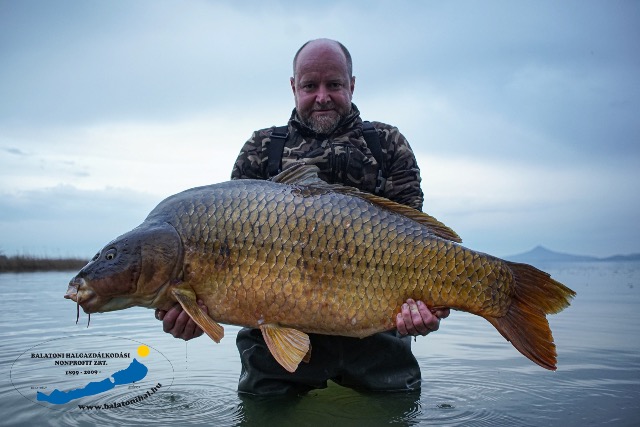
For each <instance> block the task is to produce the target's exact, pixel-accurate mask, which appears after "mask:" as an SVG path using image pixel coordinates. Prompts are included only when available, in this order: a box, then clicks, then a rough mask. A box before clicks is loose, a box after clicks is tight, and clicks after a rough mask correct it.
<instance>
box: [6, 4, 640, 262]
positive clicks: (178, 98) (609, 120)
mask: <svg viewBox="0 0 640 427" xmlns="http://www.w3.org/2000/svg"><path fill="white" fill-rule="evenodd" d="M639 21H640V4H638V3H637V2H628V1H617V0H614V1H612V2H599V1H589V2H587V3H585V2H584V1H565V2H561V3H558V2H554V1H531V2H527V1H525V2H511V3H509V2H502V1H500V2H483V3H478V2H473V1H457V2H415V1H397V2H394V3H393V4H390V3H389V2H386V1H371V2H368V3H367V7H362V6H361V5H360V4H357V3H349V2H341V1H328V2H324V3H323V7H322V10H321V11H319V10H318V7H317V3H316V2H313V1H297V2H289V1H275V2H261V1H250V2H232V1H229V2H225V1H204V0H194V1H187V2H181V3H176V2H173V1H165V0H154V1H144V0H143V1H138V2H91V3H87V2H82V1H65V2H56V3H52V2H47V1H33V0H24V1H20V2H7V3H6V4H5V5H4V6H3V13H2V16H0V58H1V60H2V64H3V67H0V98H1V99H3V101H4V102H2V103H0V169H1V170H2V174H1V175H0V193H1V194H3V195H4V197H5V198H6V201H5V204H4V205H3V209H4V208H7V209H9V210H7V211H6V213H4V212H3V213H1V214H0V215H9V213H10V212H14V214H18V213H19V214H20V215H22V216H23V218H22V219H20V217H15V216H14V217H13V219H11V221H13V222H10V223H9V222H5V223H3V224H4V225H2V227H4V228H2V230H1V231H2V233H3V234H2V236H3V237H2V238H3V242H0V245H6V243H4V241H5V240H4V239H5V237H4V236H5V231H6V232H10V231H11V229H12V228H18V229H21V232H22V237H23V238H22V240H19V239H18V238H17V237H16V238H15V239H18V240H15V239H14V243H12V245H13V246H12V247H15V248H18V249H19V248H20V247H31V248H33V247H35V248H38V247H43V248H45V247H53V248H63V247H66V246H63V245H62V244H60V243H59V242H64V241H65V240H64V238H63V237H62V236H63V234H65V233H66V234H67V235H72V234H74V233H75V232H77V230H78V229H79V228H81V229H88V230H92V229H95V228H99V227H98V226H96V223H99V222H100V221H109V219H108V218H109V217H112V216H113V215H115V214H114V213H111V212H110V211H109V210H108V208H107V207H105V210H104V211H100V210H98V211H95V212H92V215H95V216H94V217H93V218H89V217H85V218H84V219H83V218H81V217H80V216H76V215H75V212H76V208H78V206H75V205H74V206H71V205H70V206H67V209H69V210H70V211H68V212H67V215H68V217H65V216H64V215H61V213H60V210H61V209H63V208H64V207H65V206H66V205H65V203H66V202H64V201H59V202H58V203H57V204H56V202H55V197H54V196H56V197H60V198H64V197H67V198H68V197H74V198H76V199H77V200H86V202H87V203H89V200H90V199H91V198H94V199H95V200H109V203H113V205H117V206H121V207H122V206H124V205H129V206H131V209H134V207H135V206H137V205H135V204H131V200H130V198H129V196H126V195H124V194H121V195H120V196H118V197H115V196H114V195H113V192H112V191H114V190H113V189H115V188H119V189H122V191H130V192H131V194H146V195H149V197H150V198H151V199H153V198H158V199H160V198H162V197H164V196H166V195H168V194H172V193H175V192H177V191H180V190H183V189H185V188H189V187H193V186H196V185H202V184H208V183H213V182H220V181H224V180H226V179H227V178H228V176H229V173H230V171H231V167H232V164H233V161H234V160H235V157H236V155H237V153H238V151H239V150H240V147H241V146H242V144H243V142H244V141H245V140H246V139H247V138H248V137H249V136H250V134H251V132H252V131H253V130H255V129H257V128H262V127H267V126H270V125H281V124H284V123H285V122H286V120H287V118H288V116H289V113H290V111H291V108H292V106H293V99H292V95H291V91H290V88H289V82H288V77H289V75H290V73H291V59H292V56H293V54H294V52H295V51H296V49H297V48H298V47H299V46H300V45H301V44H302V43H303V42H305V41H307V40H309V39H312V38H316V37H330V38H336V39H338V40H341V41H343V42H344V43H345V45H346V46H347V47H349V49H350V50H351V53H352V55H353V58H354V72H355V74H356V76H357V79H356V93H355V98H354V100H355V102H356V104H357V105H358V107H359V108H360V110H361V111H362V113H363V117H364V118H365V119H368V120H379V121H384V122H387V123H391V124H394V125H396V126H398V127H399V128H400V130H401V131H402V132H403V133H404V134H405V135H406V136H407V138H408V139H409V141H410V143H411V145H412V147H413V148H414V150H415V151H416V153H417V155H418V157H419V160H420V165H421V167H422V170H423V177H424V181H423V186H424V189H425V193H426V195H427V201H426V203H425V208H426V209H427V210H428V211H429V212H430V213H434V214H436V216H437V217H439V218H441V219H442V220H443V221H444V222H445V223H447V224H450V225H452V226H453V227H454V228H455V229H456V230H457V231H459V232H460V234H461V235H462V237H463V238H465V241H467V242H470V243H473V244H477V246H480V247H487V248H489V249H491V251H492V252H496V253H502V254H505V253H507V254H508V253H513V252H519V251H522V250H526V249H528V247H520V246H518V247H515V246H517V245H529V243H531V244H530V245H529V246H534V245H537V244H540V243H542V244H545V245H546V246H549V247H552V248H553V249H556V250H562V251H572V250H575V251H578V252H581V253H588V254H589V253H590V254H596V255H608V254H610V253H611V252H621V251H628V252H632V251H638V249H637V243H636V242H637V241H639V238H640V236H638V234H639V231H638V230H639V228H640V227H638V226H637V225H636V223H637V219H636V218H637V217H638V216H639V215H640V207H639V206H638V201H637V197H633V195H634V194H635V192H636V191H635V189H634V187H633V185H634V184H635V183H637V182H639V181H640V164H639V163H638V162H639V159H640V145H638V144H637V136H638V135H640V121H638V120H637V116H638V112H639V111H640V85H638V79H637V76H638V75H640V48H639V47H638V46H639V45H638V43H637V40H638V39H640V26H638V25H637V23H638V22H639ZM61 189H65V190H64V191H62V190H61ZM107 193H109V194H111V195H110V196H109V195H108V194H107ZM27 194H31V195H32V196H29V197H28V196H27ZM36 194H37V197H36ZM47 194H49V195H50V196H47ZM38 197H39V198H40V199H41V200H47V202H48V203H46V204H37V203H36V201H37V199H38ZM110 197H111V198H110ZM131 198H135V196H131ZM9 202H11V203H13V205H12V206H13V208H11V207H10V206H9V204H8V203H9ZM87 206H88V205H87ZM147 208H148V206H144V207H142V206H139V210H138V211H136V213H133V211H132V213H131V214H130V215H131V217H136V218H137V217H142V216H143V215H144V214H146V212H145V210H146V209H147ZM11 209H13V210H11ZM122 209H124V208H122ZM432 209H433V210H432ZM50 210H51V212H50ZM80 210H82V209H80ZM71 212H73V213H71ZM101 212H108V216H107V217H102V216H101ZM38 215H40V217H39V218H38ZM66 218H75V219H74V220H73V222H69V221H70V220H68V219H66ZM4 221H9V218H8V217H6V218H5V219H4ZM19 221H22V222H19ZM29 221H30V222H29ZM55 221H59V222H55ZM92 221H93V222H92ZM131 222H133V221H131ZM18 223H19V224H20V227H16V226H15V225H16V224H18ZM65 224H66V225H65ZM73 224H76V226H75V228H74V225H73ZM63 225H64V227H63ZM80 225H82V226H81V227H80ZM507 225H508V227H507ZM65 227H66V228H65ZM116 228H117V227H116ZM63 229H64V230H65V233H60V232H58V231H57V230H63ZM32 230H37V234H36V232H35V231H33V232H32ZM46 230H50V232H51V233H52V235H54V234H55V236H56V238H55V239H51V240H48V239H49V238H48V237H47V231H46ZM522 230H525V231H526V233H525V231H522ZM115 231H116V230H115V229H112V230H110V232H115ZM515 233H518V234H515ZM109 234H111V233H109ZM87 236H88V235H87ZM103 237H105V236H99V238H98V237H95V236H94V237H91V239H90V240H91V241H92V243H93V244H95V243H94V242H95V241H98V240H100V241H101V240H102V238H103ZM87 238H88V237H87ZM470 239H471V240H470ZM543 239H544V240H543ZM45 241H46V242H48V243H47V244H46V245H45ZM100 244H102V243H100ZM39 245H41V246H39ZM47 245H53V246H47ZM87 246H92V245H87ZM71 247H74V246H73V245H72V246H71ZM512 248H513V250H512Z"/></svg>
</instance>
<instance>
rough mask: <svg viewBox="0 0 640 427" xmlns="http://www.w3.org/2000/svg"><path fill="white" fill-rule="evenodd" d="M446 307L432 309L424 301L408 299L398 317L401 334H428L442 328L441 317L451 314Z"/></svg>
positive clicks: (397, 324)
mask: <svg viewBox="0 0 640 427" xmlns="http://www.w3.org/2000/svg"><path fill="white" fill-rule="evenodd" d="M449 313H450V310H449V309H448V308H446V307H438V308H435V309H430V308H429V307H427V305H426V304H424V303H423V302H422V301H418V302H416V301H414V300H412V299H408V300H407V302H406V303H404V304H402V308H401V310H400V313H398V315H397V317H396V327H397V329H398V332H399V333H400V334H401V335H413V336H416V335H423V336H424V335H427V334H429V333H431V332H434V331H437V330H438V329H439V328H440V319H444V318H446V317H448V316H449Z"/></svg>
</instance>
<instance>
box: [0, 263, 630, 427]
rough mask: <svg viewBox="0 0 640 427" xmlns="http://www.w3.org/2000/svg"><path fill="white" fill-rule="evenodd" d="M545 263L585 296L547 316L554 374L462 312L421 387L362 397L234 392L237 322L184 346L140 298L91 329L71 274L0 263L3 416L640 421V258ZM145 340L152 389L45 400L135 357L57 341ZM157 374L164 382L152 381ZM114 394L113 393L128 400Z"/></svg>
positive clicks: (430, 347) (430, 359)
mask: <svg viewBox="0 0 640 427" xmlns="http://www.w3.org/2000/svg"><path fill="white" fill-rule="evenodd" d="M539 267H540V268H543V269H544V270H546V271H548V272H549V273H551V274H552V275H553V276H554V277H555V278H556V279H558V280H560V281H561V282H563V283H565V284H566V285H568V286H569V287H571V288H573V289H574V290H575V291H576V292H577V293H578V296H577V298H576V299H575V300H574V301H573V303H572V305H571V306H570V307H569V308H568V309H566V310H565V311H563V312H562V313H560V314H558V315H554V316H550V318H549V320H550V324H551V328H552V330H553V332H554V337H555V341H556V344H557V346H558V370H557V371H556V372H550V371H546V370H544V369H542V368H540V367H538V366H537V365H535V364H533V363H531V362H530V361H529V360H527V359H526V358H525V357H523V356H521V355H520V354H519V353H518V352H517V351H516V350H515V349H513V347H512V346H511V345H510V344H509V343H507V342H506V341H505V340H504V339H503V338H502V337H501V336H500V334H499V333H498V332H497V331H496V330H495V329H493V327H492V326H491V325H490V324H489V323H488V322H486V321H485V320H483V319H481V318H479V317H475V316H472V315H469V314H467V313H461V312H452V314H451V316H450V317H449V318H448V319H446V320H444V321H443V322H442V325H441V329H440V331H438V332H437V333H434V334H431V335H430V336H428V337H420V338H418V339H417V342H415V343H414V344H413V349H414V353H415V354H416V356H417V357H418V360H419V361H420V365H421V368H422V374H423V387H422V391H421V392H420V393H413V394H360V393H357V392H354V391H352V390H349V389H345V388H342V387H339V386H336V385H331V386H330V387H329V388H327V389H325V390H319V391H317V392H312V393H310V394H308V395H306V396H304V397H301V398H277V399H274V398H271V399H253V398H243V397H242V396H239V395H238V394H237V392H236V382H237V377H238V374H239V372H240V364H239V359H238V355H237V352H236V348H235V334H236V332H237V331H238V328H236V327H233V326H225V330H226V336H225V338H224V339H223V340H222V342H221V343H220V344H215V343H214V342H213V341H211V340H209V339H208V338H207V337H201V338H199V339H196V340H193V341H190V342H188V343H185V342H184V341H181V340H176V339H174V338H172V337H171V336H169V335H167V334H165V333H163V332H162V328H161V324H160V322H159V321H157V320H155V318H154V317H153V311H151V310H147V309H141V308H133V309H128V310H124V311H119V312H112V313H103V314H95V315H93V316H92V317H91V323H90V325H89V327H88V328H87V323H86V322H87V316H86V315H85V314H84V313H82V312H81V313H80V321H79V322H78V324H76V306H75V304H74V303H72V302H71V301H69V300H65V299H63V298H62V296H63V294H64V292H65V290H66V287H67V285H66V284H67V283H68V281H69V279H70V278H71V277H72V276H73V273H58V272H56V273H27V274H0V304H1V310H0V316H1V317H0V318H1V319H2V328H1V329H0V340H1V342H2V352H1V355H0V369H1V371H2V376H1V377H0V381H1V384H0V396H1V398H0V407H1V408H2V410H1V411H0V414H1V417H0V425H3V426H5V425H6V426H20V425H24V426H33V425H38V426H59V425H70V426H94V425H113V424H119V425H131V426H145V425H180V426H196V425H203V426H204V425H207V426H245V425H246V426H251V425H256V426H257V425H259V426H270V425H273V426H287V425H291V426H316V425H317V426H325V425H327V426H332V427H335V426H360V425H362V426H378V425H380V426H382V425H401V426H415V425H419V426H423V425H424V426H430V425H434V426H435V425H437V426H455V425H464V426H501V425H502V426H515V425H517V426H545V427H549V426H562V427H571V426H590V425H612V426H632V425H633V426H636V425H639V422H640V421H638V420H640V310H639V308H640V263H632V262H620V263H572V264H548V265H541V266H539ZM140 344H143V345H146V346H147V348H150V349H151V351H152V355H150V356H149V357H146V358H144V357H143V358H140V357H139V358H140V360H146V361H147V362H145V363H147V364H148V365H150V367H149V372H150V374H151V372H153V374H154V375H155V377H153V378H152V379H150V380H149V383H148V384H144V383H141V385H142V388H141V389H139V391H138V394H142V393H143V392H145V391H148V392H149V393H148V394H149V395H150V397H148V398H145V400H142V401H140V402H134V403H131V402H130V401H129V403H127V404H126V405H124V404H123V406H122V407H117V408H103V409H86V408H85V409H81V408H80V407H79V406H78V405H75V404H74V405H71V404H70V405H66V406H60V407H55V405H51V404H49V403H45V402H37V401H35V395H36V392H37V390H38V389H39V388H42V389H43V391H47V392H50V391H52V389H53V388H54V387H59V388H60V389H64V388H65V387H67V389H68V388H69V387H70V384H72V383H73V384H77V383H78V382H77V381H80V383H87V382H89V381H94V380H95V381H99V380H102V379H104V378H106V377H108V376H109V372H112V371H111V370H113V369H116V368H117V366H120V365H121V364H122V363H124V362H125V359H126V357H125V359H117V358H112V357H113V355H104V354H103V355H102V356H103V357H102V358H103V359H104V360H106V361H107V362H108V364H109V365H110V366H109V367H99V368H100V369H99V371H98V368H96V367H90V368H91V369H88V370H87V369H86V367H81V368H78V367H71V368H69V367H60V366H55V367H54V362H55V360H57V359H56V358H55V354H53V356H52V354H51V353H52V352H54V353H55V351H56V349H60V352H63V351H67V352H69V351H71V352H74V351H87V350H86V349H87V348H94V349H104V348H109V349H111V350H113V351H115V352H116V353H117V352H118V351H120V352H122V351H123V350H122V349H124V348H129V347H131V348H134V349H135V348H138V345H140ZM105 346H106V347H105ZM127 346H129V347H127ZM47 353H49V354H48V355H49V356H52V358H50V359H47ZM33 354H36V355H38V354H39V355H41V356H42V357H44V359H42V360H41V359H34V358H32V355H33ZM85 355H86V354H85ZM72 356H73V355H72ZM116 356H117V355H116ZM125 356H128V355H125ZM76 357H79V356H77V353H76ZM98 358H100V357H98ZM76 360H78V359H76ZM119 363H120V365H119ZM70 372H71V373H73V372H79V374H78V375H70ZM96 372H97V373H96ZM76 377H77V378H78V379H76ZM73 381H76V382H75V383H74V382H73ZM156 383H158V384H160V383H162V384H161V385H162V387H161V388H159V389H157V390H154V389H152V388H150V387H151V386H152V385H155V384H156ZM47 384H48V385H47ZM44 387H46V388H44ZM132 387H133V386H132ZM123 390H124V389H123ZM114 393H116V394H112V395H110V397H109V398H110V399H111V400H110V401H111V402H114V401H120V402H124V399H126V398H127V397H126V396H125V395H124V394H123V393H124V392H122V391H114ZM117 393H122V395H118V394H117ZM127 396H131V394H130V393H129V394H128V395H127ZM78 402H80V401H78ZM96 402H98V403H100V401H99V400H96ZM94 403H95V402H94Z"/></svg>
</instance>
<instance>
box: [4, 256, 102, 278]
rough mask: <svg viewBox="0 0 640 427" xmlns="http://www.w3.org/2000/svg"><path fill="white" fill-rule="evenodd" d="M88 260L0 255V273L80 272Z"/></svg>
mask: <svg viewBox="0 0 640 427" xmlns="http://www.w3.org/2000/svg"><path fill="white" fill-rule="evenodd" d="M88 262H89V260H87V259H83V258H73V257H69V258H60V257H56V258H50V257H38V256H33V255H12V256H6V255H2V254H0V273H30V272H35V271H65V270H80V269H81V268H82V267H84V266H85V265H86V264H87V263H88Z"/></svg>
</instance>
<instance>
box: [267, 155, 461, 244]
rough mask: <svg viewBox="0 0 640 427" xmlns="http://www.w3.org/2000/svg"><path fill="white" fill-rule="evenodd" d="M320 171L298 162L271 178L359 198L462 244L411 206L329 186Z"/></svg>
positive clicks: (449, 232)
mask: <svg viewBox="0 0 640 427" xmlns="http://www.w3.org/2000/svg"><path fill="white" fill-rule="evenodd" d="M318 172H319V169H318V167H317V166H315V165H307V164H305V163H304V162H298V163H296V164H294V165H293V166H291V167H289V168H287V169H285V170H284V171H282V172H280V173H279V174H278V175H276V176H274V177H273V178H271V180H272V181H273V182H278V183H280V184H289V185H304V186H308V187H311V188H317V189H320V190H323V191H325V192H326V191H327V190H329V191H334V192H336V193H342V194H348V195H351V196H354V197H359V198H361V199H363V200H367V201H369V202H370V203H373V204H374V205H376V206H379V207H381V208H383V209H386V210H389V211H391V212H395V213H397V214H400V215H404V216H406V217H407V218H410V219H412V220H413V221H415V222H417V223H420V224H422V225H424V226H425V227H427V228H428V229H429V230H430V231H431V232H432V233H433V234H434V235H436V236H438V237H441V238H443V239H447V240H451V241H453V242H457V243H461V242H462V239H460V236H458V234H457V233H456V232H455V231H453V230H452V229H450V228H449V227H447V226H446V225H444V224H443V223H442V222H440V221H438V220H437V219H435V218H434V217H432V216H431V215H427V214H426V213H424V212H421V211H419V210H417V209H414V208H411V207H409V206H405V205H402V204H400V203H396V202H393V201H391V200H389V199H386V198H384V197H380V196H376V195H374V194H370V193H365V192H364V191H360V190H358V189H357V188H354V187H347V186H344V185H340V184H328V183H326V182H324V181H323V180H321V179H320V177H319V176H318Z"/></svg>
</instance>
